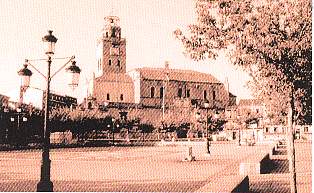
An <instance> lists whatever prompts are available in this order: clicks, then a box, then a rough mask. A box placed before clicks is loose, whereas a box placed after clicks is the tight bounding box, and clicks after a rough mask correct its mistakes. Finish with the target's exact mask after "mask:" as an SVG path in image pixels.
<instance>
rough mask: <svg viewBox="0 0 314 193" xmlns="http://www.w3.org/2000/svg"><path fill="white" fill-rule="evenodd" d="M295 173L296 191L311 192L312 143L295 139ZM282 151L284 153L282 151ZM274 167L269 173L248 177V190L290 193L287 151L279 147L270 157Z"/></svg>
mask: <svg viewBox="0 0 314 193" xmlns="http://www.w3.org/2000/svg"><path fill="white" fill-rule="evenodd" d="M295 151H296V174H297V191H298V193H308V192H312V169H311V168H312V143H311V141H296V143H295ZM283 152H284V153H283ZM272 160H273V164H274V168H273V169H272V170H271V171H270V172H269V174H261V175H255V176H249V177H250V190H251V192H253V193H265V192H274V193H277V192H278V193H290V181H289V162H288V159H287V152H286V151H285V150H282V149H280V150H279V154H278V155H275V156H273V157H272Z"/></svg>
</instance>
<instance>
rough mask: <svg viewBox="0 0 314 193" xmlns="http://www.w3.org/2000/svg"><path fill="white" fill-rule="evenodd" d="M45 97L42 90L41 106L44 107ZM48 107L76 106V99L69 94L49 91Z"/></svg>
mask: <svg viewBox="0 0 314 193" xmlns="http://www.w3.org/2000/svg"><path fill="white" fill-rule="evenodd" d="M45 98H46V93H45V92H43V101H42V102H43V105H42V106H43V108H44V107H45ZM49 102H50V103H49V108H52V109H54V108H66V107H67V108H76V107H77V99H76V98H74V97H70V96H66V95H65V96H63V95H59V94H55V93H50V97H49Z"/></svg>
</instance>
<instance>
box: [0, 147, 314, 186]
mask: <svg viewBox="0 0 314 193" xmlns="http://www.w3.org/2000/svg"><path fill="white" fill-rule="evenodd" d="M296 147H297V155H298V156H297V172H300V173H302V175H304V174H308V173H310V174H311V170H310V168H308V167H304V166H303V165H304V164H306V163H311V160H309V159H311V157H310V156H308V155H309V154H310V152H308V150H309V149H310V148H311V145H304V144H303V145H301V146H300V145H296ZM300 147H301V148H303V149H306V152H307V153H306V156H305V154H303V153H302V154H300V153H298V152H299V149H298V148H300ZM199 148H204V147H199ZM269 148H270V146H269V145H257V146H241V147H238V146H237V145H236V144H235V143H234V142H228V143H227V142H226V143H214V144H212V146H211V155H210V156H209V157H208V156H205V155H203V154H201V153H199V152H197V150H196V149H197V148H195V155H196V161H194V162H187V161H183V159H184V157H185V156H186V154H187V151H188V148H187V147H186V146H182V145H171V146H154V147H103V148H100V147H98V148H68V149H54V150H52V152H51V160H52V166H51V179H52V181H53V182H54V191H109V192H116V191H128V192H130V191H131V192H134V191H145V192H147V191H149V192H161V191H162V192H165V191H167V192H174V191H175V192H193V191H197V190H198V189H199V188H201V187H202V186H204V185H205V184H207V183H209V182H211V181H213V180H215V179H217V178H219V177H220V176H222V175H234V174H238V172H239V163H240V162H241V161H244V160H246V159H247V158H248V157H250V156H257V155H258V154H260V153H264V152H265V151H268V150H269ZM300 155H302V156H300ZM300 158H301V159H300ZM298 160H299V161H298ZM40 161H41V152H40V151H39V150H29V151H12V152H0V191H35V190H36V183H37V182H38V181H39V176H40ZM308 161H309V162H308ZM305 162H306V163H305ZM281 165H282V164H281ZM300 165H302V167H300ZM308 166H310V165H308ZM284 167H285V166H284ZM265 175H283V177H282V179H283V181H280V182H278V183H279V184H280V186H282V187H283V188H281V190H282V191H283V192H286V189H285V187H286V186H285V184H283V183H285V181H286V179H287V177H286V176H287V174H284V173H283V174H282V173H275V174H263V175H259V176H253V177H252V178H251V177H250V185H251V186H252V188H253V189H252V190H253V192H261V190H262V189H263V187H262V186H265V187H266V188H267V185H269V183H268V180H269V179H270V178H269V177H265ZM285 175H286V176H285ZM259 179H260V180H259ZM274 179H275V178H274ZM276 179H277V178H276ZM263 182H264V183H263ZM282 184H283V185H282ZM307 186H309V184H307ZM269 190H272V189H271V188H269ZM304 192H307V191H304Z"/></svg>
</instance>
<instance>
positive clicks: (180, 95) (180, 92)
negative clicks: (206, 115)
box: [178, 88, 182, 98]
mask: <svg viewBox="0 0 314 193" xmlns="http://www.w3.org/2000/svg"><path fill="white" fill-rule="evenodd" d="M178 97H179V98H181V97H182V88H179V89H178Z"/></svg>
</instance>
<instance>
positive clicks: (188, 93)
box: [186, 89, 191, 98]
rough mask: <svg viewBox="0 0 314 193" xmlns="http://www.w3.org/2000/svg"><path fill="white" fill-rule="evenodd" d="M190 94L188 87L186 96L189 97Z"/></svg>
mask: <svg viewBox="0 0 314 193" xmlns="http://www.w3.org/2000/svg"><path fill="white" fill-rule="evenodd" d="M190 94H191V93H190V89H188V90H187V91H186V97H187V98H190Z"/></svg>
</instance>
